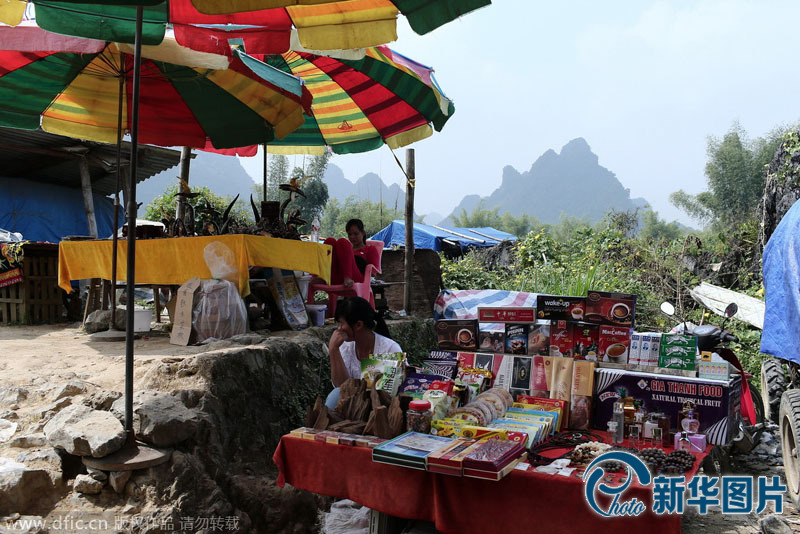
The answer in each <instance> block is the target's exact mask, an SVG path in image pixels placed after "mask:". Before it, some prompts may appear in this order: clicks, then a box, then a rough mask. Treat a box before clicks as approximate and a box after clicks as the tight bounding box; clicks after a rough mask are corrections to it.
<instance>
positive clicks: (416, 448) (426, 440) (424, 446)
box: [372, 432, 452, 470]
mask: <svg viewBox="0 0 800 534" xmlns="http://www.w3.org/2000/svg"><path fill="white" fill-rule="evenodd" d="M451 441H452V440H451V439H450V438H445V437H442V436H432V435H429V434H420V433H418V432H406V433H405V434H401V435H400V436H397V437H396V438H394V439H392V440H389V441H387V442H385V443H383V444H381V445H378V446H377V447H375V448H374V449H372V461H374V462H381V463H389V464H395V465H401V466H403V467H413V468H415V469H423V470H424V469H425V458H426V457H427V456H428V455H429V454H430V453H432V452H433V451H435V450H438V449H440V448H441V447H443V446H444V445H446V444H448V443H450V442H451Z"/></svg>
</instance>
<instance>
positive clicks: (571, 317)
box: [536, 295, 586, 321]
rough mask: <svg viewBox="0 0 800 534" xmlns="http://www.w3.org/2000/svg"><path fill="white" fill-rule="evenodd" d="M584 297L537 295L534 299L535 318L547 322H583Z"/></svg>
mask: <svg viewBox="0 0 800 534" xmlns="http://www.w3.org/2000/svg"><path fill="white" fill-rule="evenodd" d="M585 310H586V298H585V297H562V296H558V295H539V296H538V297H536V317H537V318H539V319H545V320H549V321H583V315H584V311H585Z"/></svg>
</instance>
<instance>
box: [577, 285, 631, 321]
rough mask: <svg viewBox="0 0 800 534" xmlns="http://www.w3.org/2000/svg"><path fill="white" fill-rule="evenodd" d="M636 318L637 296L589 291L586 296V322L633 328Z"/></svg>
mask: <svg viewBox="0 0 800 534" xmlns="http://www.w3.org/2000/svg"><path fill="white" fill-rule="evenodd" d="M635 318H636V295H632V294H630V293H609V292H606V291H589V292H588V293H587V294H586V315H585V319H584V320H585V321H588V322H590V323H598V324H613V325H617V326H628V327H631V328H633V326H634V322H635Z"/></svg>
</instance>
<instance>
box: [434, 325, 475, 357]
mask: <svg viewBox="0 0 800 534" xmlns="http://www.w3.org/2000/svg"><path fill="white" fill-rule="evenodd" d="M434 330H436V337H437V340H438V342H439V348H440V349H441V350H475V349H477V348H478V321H477V320H475V319H439V320H438V321H436V324H435V325H434Z"/></svg>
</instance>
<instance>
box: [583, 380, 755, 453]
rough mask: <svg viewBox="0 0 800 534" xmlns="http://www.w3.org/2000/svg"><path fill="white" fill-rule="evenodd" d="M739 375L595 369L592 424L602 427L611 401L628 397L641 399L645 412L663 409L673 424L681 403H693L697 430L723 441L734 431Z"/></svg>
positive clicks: (717, 442)
mask: <svg viewBox="0 0 800 534" xmlns="http://www.w3.org/2000/svg"><path fill="white" fill-rule="evenodd" d="M740 395H741V378H740V376H739V375H733V377H732V378H731V380H730V381H728V382H727V383H724V382H720V381H717V380H705V379H699V378H687V377H680V376H670V375H661V374H655V373H640V372H631V371H624V370H618V369H597V370H596V371H595V394H594V419H593V424H592V426H593V428H597V429H601V430H605V429H606V428H607V423H608V422H609V421H610V420H611V419H612V416H613V407H614V402H616V401H618V400H620V399H625V398H631V399H633V400H639V401H641V402H642V408H643V409H644V410H645V411H646V412H655V411H657V412H661V413H664V414H665V415H666V416H667V417H668V418H669V420H670V421H673V430H674V426H675V425H676V424H677V421H678V413H679V412H681V410H683V407H684V403H687V402H691V403H692V404H694V406H695V407H696V408H695V409H696V414H697V419H698V420H699V421H700V426H699V428H698V433H701V434H705V435H706V436H707V437H708V441H709V443H713V444H714V445H724V444H726V443H727V442H728V440H729V439H730V438H732V437H733V436H734V435H735V433H734V432H737V426H736V416H735V414H736V413H738V412H739V406H740Z"/></svg>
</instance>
